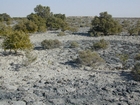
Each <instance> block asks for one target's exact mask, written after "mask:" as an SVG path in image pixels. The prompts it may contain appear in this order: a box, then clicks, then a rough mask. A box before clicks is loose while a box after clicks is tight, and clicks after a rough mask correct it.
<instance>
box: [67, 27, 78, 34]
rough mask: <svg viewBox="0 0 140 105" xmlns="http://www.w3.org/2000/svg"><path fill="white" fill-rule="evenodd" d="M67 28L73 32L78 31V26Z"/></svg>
mask: <svg viewBox="0 0 140 105" xmlns="http://www.w3.org/2000/svg"><path fill="white" fill-rule="evenodd" d="M68 30H69V31H71V32H72V33H75V32H77V31H78V27H69V29H68Z"/></svg>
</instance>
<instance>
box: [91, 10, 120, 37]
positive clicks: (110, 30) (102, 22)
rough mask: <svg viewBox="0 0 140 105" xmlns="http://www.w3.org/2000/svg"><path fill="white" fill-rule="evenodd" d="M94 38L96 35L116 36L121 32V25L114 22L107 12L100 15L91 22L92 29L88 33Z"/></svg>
mask: <svg viewBox="0 0 140 105" xmlns="http://www.w3.org/2000/svg"><path fill="white" fill-rule="evenodd" d="M89 32H90V33H93V35H94V36H96V35H97V34H98V33H100V34H104V35H110V34H116V33H120V32H121V25H120V24H119V23H118V22H117V21H115V20H114V19H113V18H112V16H111V15H110V14H108V13H107V12H102V13H100V16H99V17H98V16H95V17H94V19H93V20H92V28H91V29H90V31H89Z"/></svg>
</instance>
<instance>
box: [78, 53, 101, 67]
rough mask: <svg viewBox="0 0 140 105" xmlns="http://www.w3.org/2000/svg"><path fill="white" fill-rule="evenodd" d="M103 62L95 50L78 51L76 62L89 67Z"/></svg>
mask: <svg viewBox="0 0 140 105" xmlns="http://www.w3.org/2000/svg"><path fill="white" fill-rule="evenodd" d="M103 62H104V60H103V59H102V58H101V57H100V55H99V54H98V53H97V52H92V51H90V50H85V51H80V52H79V56H78V58H77V59H76V63H78V64H80V65H85V66H91V67H96V66H98V65H99V64H101V63H103Z"/></svg>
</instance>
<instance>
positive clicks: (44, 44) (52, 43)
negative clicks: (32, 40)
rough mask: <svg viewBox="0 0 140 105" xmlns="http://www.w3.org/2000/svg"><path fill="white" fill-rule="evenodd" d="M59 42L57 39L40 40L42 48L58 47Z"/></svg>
mask: <svg viewBox="0 0 140 105" xmlns="http://www.w3.org/2000/svg"><path fill="white" fill-rule="evenodd" d="M60 45H61V42H60V41H59V40H57V39H56V40H51V39H50V40H43V41H42V42H41V46H42V47H43V49H53V48H58V47H60Z"/></svg>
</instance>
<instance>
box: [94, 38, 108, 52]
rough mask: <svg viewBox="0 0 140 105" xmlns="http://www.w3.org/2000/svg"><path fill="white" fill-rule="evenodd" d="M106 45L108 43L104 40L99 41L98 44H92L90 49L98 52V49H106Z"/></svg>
mask: <svg viewBox="0 0 140 105" xmlns="http://www.w3.org/2000/svg"><path fill="white" fill-rule="evenodd" d="M108 45H109V42H107V41H106V40H104V39H101V40H100V41H99V42H97V43H95V44H93V46H92V47H93V48H94V49H96V50H99V49H106V48H107V47H108Z"/></svg>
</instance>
